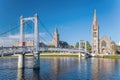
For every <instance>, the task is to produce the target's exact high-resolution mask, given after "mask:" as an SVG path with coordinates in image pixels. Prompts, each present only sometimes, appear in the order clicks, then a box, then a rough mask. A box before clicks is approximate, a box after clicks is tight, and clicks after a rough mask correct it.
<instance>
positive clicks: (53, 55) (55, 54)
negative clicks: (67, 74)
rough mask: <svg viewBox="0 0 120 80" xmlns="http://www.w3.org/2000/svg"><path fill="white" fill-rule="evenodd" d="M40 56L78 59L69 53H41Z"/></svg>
mask: <svg viewBox="0 0 120 80" xmlns="http://www.w3.org/2000/svg"><path fill="white" fill-rule="evenodd" d="M40 56H41V57H42V56H43V57H47V56H49V57H78V54H71V53H41V54H40Z"/></svg>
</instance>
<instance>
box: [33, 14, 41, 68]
mask: <svg viewBox="0 0 120 80" xmlns="http://www.w3.org/2000/svg"><path fill="white" fill-rule="evenodd" d="M34 17H35V18H34V23H35V27H34V41H35V42H34V43H35V44H34V48H35V51H34V66H33V69H39V68H40V55H39V54H40V53H39V28H38V15H37V14H35V16H34Z"/></svg>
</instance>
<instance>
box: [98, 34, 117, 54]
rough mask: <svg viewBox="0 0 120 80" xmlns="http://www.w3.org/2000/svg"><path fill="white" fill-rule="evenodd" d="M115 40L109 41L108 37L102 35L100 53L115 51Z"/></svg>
mask: <svg viewBox="0 0 120 80" xmlns="http://www.w3.org/2000/svg"><path fill="white" fill-rule="evenodd" d="M115 46H116V45H115V42H113V41H111V39H110V38H107V37H106V36H103V37H102V38H101V39H100V53H102V54H105V53H108V54H111V53H112V54H113V53H115V51H116V50H115Z"/></svg>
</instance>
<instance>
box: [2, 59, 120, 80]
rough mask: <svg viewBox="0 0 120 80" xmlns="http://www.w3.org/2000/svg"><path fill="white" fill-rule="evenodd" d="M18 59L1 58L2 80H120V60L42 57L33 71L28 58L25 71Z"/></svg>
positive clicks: (31, 63)
mask: <svg viewBox="0 0 120 80" xmlns="http://www.w3.org/2000/svg"><path fill="white" fill-rule="evenodd" d="M17 61H18V59H17V57H16V58H15V57H14V58H13V57H11V58H0V80H120V60H115V59H103V58H88V59H84V58H81V59H78V58H73V57H41V59H40V70H39V71H37V70H33V69H32V68H33V58H32V57H27V58H26V62H25V64H26V65H25V69H24V70H20V69H17V64H18V63H17Z"/></svg>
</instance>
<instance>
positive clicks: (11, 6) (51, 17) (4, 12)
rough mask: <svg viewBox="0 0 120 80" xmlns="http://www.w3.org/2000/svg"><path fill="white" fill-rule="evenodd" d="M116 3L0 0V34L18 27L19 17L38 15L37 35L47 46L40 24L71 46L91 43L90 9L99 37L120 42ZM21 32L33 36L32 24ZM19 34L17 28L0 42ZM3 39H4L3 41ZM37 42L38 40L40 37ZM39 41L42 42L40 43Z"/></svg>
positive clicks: (119, 3) (99, 0) (119, 13)
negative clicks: (56, 33)
mask: <svg viewBox="0 0 120 80" xmlns="http://www.w3.org/2000/svg"><path fill="white" fill-rule="evenodd" d="M119 7H120V0H0V34H1V33H3V32H5V31H7V30H10V29H12V28H14V27H15V26H19V24H20V20H19V19H20V16H23V17H32V16H34V14H36V13H37V14H38V16H39V31H40V32H39V33H40V35H41V36H42V38H44V39H45V41H46V42H48V43H50V42H51V41H52V37H51V36H50V35H49V34H48V32H47V31H46V30H45V29H44V27H43V26H42V25H41V22H42V23H44V25H45V27H46V28H47V29H48V31H49V32H50V33H51V34H53V32H54V29H55V28H56V27H57V28H58V32H59V35H60V40H62V41H67V42H68V43H69V44H71V45H75V43H76V42H77V41H79V40H87V41H89V42H90V43H91V42H92V21H93V15H94V9H96V12H97V19H98V23H99V28H100V30H99V31H100V38H101V37H102V36H107V37H108V38H110V37H111V39H112V40H113V41H115V42H116V43H118V42H119V41H120V37H119V32H120V31H119V30H120V9H119ZM27 23H28V24H29V25H31V27H30V26H28V25H25V26H26V27H25V33H26V34H28V35H29V36H30V35H32V33H33V30H32V29H33V23H32V22H27ZM16 35H19V28H18V29H16V30H13V31H11V32H9V33H7V34H4V35H0V38H1V39H0V41H1V42H2V43H4V40H5V39H4V38H5V37H7V38H9V40H10V39H11V38H19V37H16ZM3 36H4V38H3ZM40 40H41V38H40ZM41 41H42V40H41Z"/></svg>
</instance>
